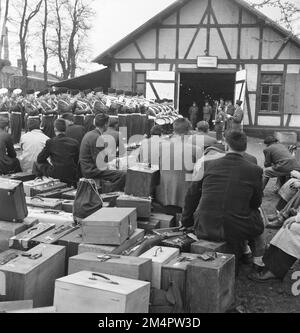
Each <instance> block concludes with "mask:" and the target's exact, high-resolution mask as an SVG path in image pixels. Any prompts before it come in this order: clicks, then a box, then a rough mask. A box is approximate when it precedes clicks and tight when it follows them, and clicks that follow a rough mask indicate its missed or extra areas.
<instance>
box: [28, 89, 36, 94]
mask: <svg viewBox="0 0 300 333" xmlns="http://www.w3.org/2000/svg"><path fill="white" fill-rule="evenodd" d="M33 94H34V90H33V89H29V90H27V91H26V95H33Z"/></svg>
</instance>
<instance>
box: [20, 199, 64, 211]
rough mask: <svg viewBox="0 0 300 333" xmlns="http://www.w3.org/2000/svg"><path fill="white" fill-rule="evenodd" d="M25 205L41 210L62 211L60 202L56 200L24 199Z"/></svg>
mask: <svg viewBox="0 0 300 333" xmlns="http://www.w3.org/2000/svg"><path fill="white" fill-rule="evenodd" d="M26 204H27V206H28V207H33V208H43V209H52V210H62V201H61V200H58V199H48V198H41V197H33V198H30V197H26Z"/></svg>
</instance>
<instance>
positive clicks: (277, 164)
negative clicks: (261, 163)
mask: <svg viewBox="0 0 300 333" xmlns="http://www.w3.org/2000/svg"><path fill="white" fill-rule="evenodd" d="M265 145H266V146H267V148H266V149H265V150H264V154H265V168H266V169H265V172H264V180H263V188H264V189H265V187H266V186H267V184H268V182H269V180H270V178H277V177H286V176H289V175H290V173H291V172H292V171H293V170H295V171H300V164H299V163H298V162H297V160H296V158H295V157H294V156H293V155H292V154H291V153H290V152H289V150H288V149H287V148H286V147H285V146H284V145H282V144H281V143H279V142H278V140H277V139H276V138H275V137H274V136H269V137H267V138H266V140H265Z"/></svg>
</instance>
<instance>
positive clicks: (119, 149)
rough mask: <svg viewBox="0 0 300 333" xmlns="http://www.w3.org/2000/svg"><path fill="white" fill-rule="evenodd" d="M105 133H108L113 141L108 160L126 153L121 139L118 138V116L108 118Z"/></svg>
mask: <svg viewBox="0 0 300 333" xmlns="http://www.w3.org/2000/svg"><path fill="white" fill-rule="evenodd" d="M105 135H110V136H111V137H112V138H113V139H114V142H115V148H116V149H114V148H113V149H112V151H111V157H109V161H111V160H113V159H114V158H116V157H121V156H124V155H125V153H126V149H125V145H124V142H123V141H122V140H120V132H119V120H118V118H110V119H109V124H108V129H107V130H106V132H105Z"/></svg>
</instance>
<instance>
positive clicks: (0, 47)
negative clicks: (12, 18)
mask: <svg viewBox="0 0 300 333" xmlns="http://www.w3.org/2000/svg"><path fill="white" fill-rule="evenodd" d="M1 12H2V1H1V9H0V17H1ZM8 12H9V0H6V4H5V14H4V17H3V24H2V33H1V41H0V59H2V51H3V46H4V38H5V36H6V33H7V29H6V24H7V19H8Z"/></svg>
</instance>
